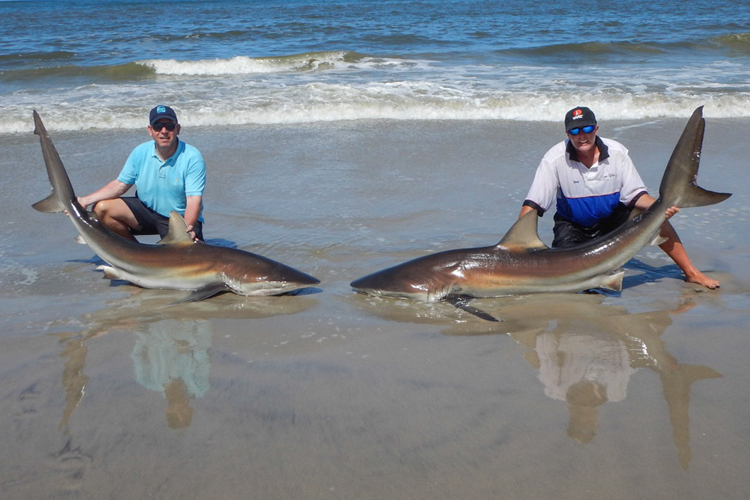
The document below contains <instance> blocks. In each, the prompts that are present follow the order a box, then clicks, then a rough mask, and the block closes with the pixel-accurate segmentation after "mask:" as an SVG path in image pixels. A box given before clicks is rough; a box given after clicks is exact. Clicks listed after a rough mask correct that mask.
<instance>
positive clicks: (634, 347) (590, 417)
mask: <svg viewBox="0 0 750 500" xmlns="http://www.w3.org/2000/svg"><path fill="white" fill-rule="evenodd" d="M568 305H569V304H568ZM694 305H695V304H694V303H692V302H686V303H685V304H684V305H683V306H681V307H680V308H678V309H677V310H675V311H656V312H648V313H639V314H628V313H627V312H626V311H623V310H622V308H620V307H615V306H601V305H600V306H599V307H598V308H597V309H598V313H597V315H596V316H587V315H582V316H575V315H568V316H561V317H559V318H557V319H555V320H550V321H549V322H548V325H547V327H546V328H543V329H536V330H525V331H517V332H511V333H509V335H510V336H511V337H512V338H513V339H514V340H516V341H517V342H519V343H520V344H522V345H524V346H525V347H527V348H528V351H527V352H526V353H525V355H524V359H525V360H526V361H527V362H528V363H529V364H530V365H531V366H533V367H534V368H535V369H536V370H537V371H538V377H539V380H540V381H541V382H542V384H543V385H544V393H545V395H547V396H548V397H549V398H551V399H555V400H559V401H565V402H566V403H567V405H568V435H569V436H570V437H571V438H572V439H574V440H576V441H578V442H581V443H587V442H590V441H591V440H592V439H593V438H594V436H595V435H596V432H597V430H598V427H599V423H598V412H599V407H601V406H602V405H604V404H606V403H616V402H618V401H622V400H624V399H625V397H626V396H627V388H628V383H629V381H630V378H631V376H632V375H633V374H634V373H635V372H637V371H638V370H640V369H642V368H647V369H649V370H652V371H654V372H656V373H657V374H658V375H659V378H660V380H661V385H662V393H663V396H664V399H665V401H666V402H667V406H668V408H669V419H670V423H671V426H672V435H673V441H674V444H675V447H676V448H677V455H678V459H679V462H680V465H681V466H682V467H683V469H687V467H688V464H689V463H690V459H691V452H690V431H689V429H690V425H689V424H690V417H689V405H690V387H691V385H692V384H693V383H694V382H696V381H699V380H705V379H712V378H718V377H721V376H722V375H721V374H719V373H718V372H716V371H715V370H713V369H712V368H709V367H707V366H700V365H689V364H681V363H679V361H678V360H677V359H676V358H675V357H674V356H673V355H671V354H670V353H669V352H668V351H667V349H666V345H665V343H664V342H663V341H662V340H661V338H660V336H661V334H662V333H663V332H664V331H665V329H666V328H667V327H668V326H670V325H671V323H672V315H676V314H681V313H683V312H685V311H687V310H689V309H691V308H692V307H694ZM547 312H549V311H547ZM602 313H605V314H602ZM545 315H546V316H547V317H549V315H547V314H545Z"/></svg>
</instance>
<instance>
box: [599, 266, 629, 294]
mask: <svg viewBox="0 0 750 500" xmlns="http://www.w3.org/2000/svg"><path fill="white" fill-rule="evenodd" d="M623 276H625V271H622V270H620V271H617V272H615V273H612V274H610V275H609V276H607V279H606V280H605V281H604V282H603V283H602V284H601V285H599V288H603V289H605V290H612V291H613V292H622V278H623Z"/></svg>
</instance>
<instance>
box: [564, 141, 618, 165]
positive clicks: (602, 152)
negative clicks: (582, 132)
mask: <svg viewBox="0 0 750 500" xmlns="http://www.w3.org/2000/svg"><path fill="white" fill-rule="evenodd" d="M595 143H596V147H597V148H599V161H604V160H606V159H607V158H609V148H608V147H607V145H606V144H604V141H603V140H602V139H601V137H599V136H598V135H597V136H596V141H595ZM565 151H566V152H567V153H568V156H569V158H570V159H571V161H578V151H576V148H575V147H574V146H573V144H572V143H571V142H570V140H568V143H567V144H566V145H565Z"/></svg>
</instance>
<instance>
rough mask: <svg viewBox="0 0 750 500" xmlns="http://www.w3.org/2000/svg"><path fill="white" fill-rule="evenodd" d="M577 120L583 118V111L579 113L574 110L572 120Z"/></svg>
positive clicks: (577, 110) (578, 110)
mask: <svg viewBox="0 0 750 500" xmlns="http://www.w3.org/2000/svg"><path fill="white" fill-rule="evenodd" d="M579 118H583V111H581V110H580V109H576V110H575V111H573V119H574V120H578V119H579Z"/></svg>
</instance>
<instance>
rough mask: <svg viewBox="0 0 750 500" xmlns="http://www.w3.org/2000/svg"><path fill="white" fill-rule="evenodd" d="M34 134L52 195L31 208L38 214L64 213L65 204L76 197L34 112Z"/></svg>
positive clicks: (47, 135)
mask: <svg viewBox="0 0 750 500" xmlns="http://www.w3.org/2000/svg"><path fill="white" fill-rule="evenodd" d="M34 133H35V134H36V135H38V136H39V142H40V143H41V145H42V155H43V156H44V164H45V165H46V167H47V177H49V182H50V184H51V185H52V194H50V195H49V196H48V197H47V198H45V199H43V200H42V201H39V202H37V203H34V204H33V205H31V206H32V207H33V208H34V209H35V210H39V211H40V212H47V213H54V212H64V211H65V210H67V209H68V205H67V204H68V203H73V201H75V200H76V195H75V193H74V192H73V185H72V184H71V183H70V179H69V178H68V173H67V172H66V171H65V167H64V166H63V163H62V160H61V159H60V155H59V154H57V150H56V149H55V145H54V144H52V140H51V139H50V138H49V134H48V133H47V129H46V128H45V127H44V123H42V119H41V118H40V117H39V114H38V113H37V112H36V111H34Z"/></svg>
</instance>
